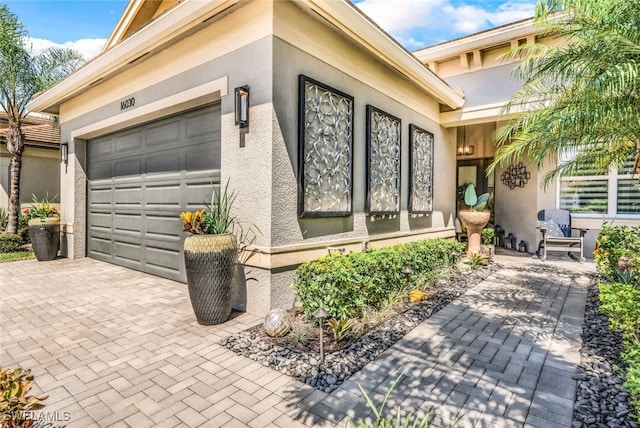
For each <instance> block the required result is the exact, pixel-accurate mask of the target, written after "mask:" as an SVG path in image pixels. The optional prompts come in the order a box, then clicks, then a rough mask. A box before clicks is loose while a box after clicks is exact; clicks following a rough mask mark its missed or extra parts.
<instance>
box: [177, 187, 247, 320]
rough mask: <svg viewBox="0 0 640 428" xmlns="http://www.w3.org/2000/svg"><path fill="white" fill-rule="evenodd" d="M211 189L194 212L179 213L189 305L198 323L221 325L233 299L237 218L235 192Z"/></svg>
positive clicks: (226, 316)
mask: <svg viewBox="0 0 640 428" xmlns="http://www.w3.org/2000/svg"><path fill="white" fill-rule="evenodd" d="M228 187H229V182H228V181H227V184H226V185H225V188H224V192H223V193H219V192H217V191H216V189H215V188H214V189H213V191H212V193H211V202H210V204H206V203H205V205H206V208H205V209H203V210H201V211H196V212H184V213H182V214H180V218H181V219H182V221H183V226H184V228H183V229H184V231H185V232H189V233H190V234H191V236H189V237H187V238H186V239H185V241H184V263H185V268H186V273H187V286H188V289H189V298H190V300H191V306H192V307H193V311H194V313H195V315H196V319H197V320H198V322H199V323H200V324H204V325H212V324H220V323H223V322H225V321H226V320H227V319H229V316H230V315H231V305H232V300H233V288H232V285H233V278H234V274H235V271H236V262H237V260H238V254H239V251H238V242H237V238H236V235H235V234H234V229H235V226H236V225H237V223H238V222H237V218H236V217H234V216H233V215H232V214H231V207H232V205H233V203H234V201H235V198H236V195H235V193H233V192H229V189H228Z"/></svg>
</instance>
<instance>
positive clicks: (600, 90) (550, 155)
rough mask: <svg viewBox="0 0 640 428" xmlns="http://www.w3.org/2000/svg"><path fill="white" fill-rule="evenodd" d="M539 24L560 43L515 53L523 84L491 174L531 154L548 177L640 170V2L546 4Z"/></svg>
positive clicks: (541, 4) (499, 136)
mask: <svg viewBox="0 0 640 428" xmlns="http://www.w3.org/2000/svg"><path fill="white" fill-rule="evenodd" d="M535 22H536V23H537V24H538V25H540V26H541V28H542V30H543V34H544V35H546V36H553V37H558V38H560V40H561V41H562V43H560V44H558V45H557V46H545V45H542V44H535V45H523V46H521V47H519V48H516V49H514V50H512V51H511V52H510V53H509V57H510V59H517V60H521V61H522V62H521V63H520V64H519V66H518V67H516V69H515V70H514V74H515V76H516V77H518V78H519V79H522V80H523V82H524V83H523V86H522V88H521V89H520V90H519V91H517V92H516V93H515V94H514V95H513V97H512V98H511V100H510V101H509V103H508V104H507V106H506V107H505V109H504V112H505V113H509V114H513V115H514V116H513V117H512V118H511V119H510V120H509V121H508V122H507V124H506V125H505V126H504V127H502V128H500V129H499V130H497V131H496V133H495V135H494V139H495V141H496V145H497V146H498V150H497V152H496V156H495V158H494V161H493V163H492V164H491V165H490V167H489V171H493V169H495V167H496V166H497V165H505V164H509V163H511V162H513V161H516V160H519V159H521V158H522V157H528V158H529V159H531V160H532V161H533V162H534V163H536V164H537V166H538V167H541V166H543V164H544V163H545V162H547V161H551V162H552V163H553V162H555V161H557V160H559V159H566V160H562V161H560V162H558V163H557V164H556V166H555V167H554V168H553V169H552V170H551V171H550V172H549V173H547V174H546V175H545V177H544V180H543V184H544V185H545V186H546V185H548V184H549V182H550V181H551V180H552V179H553V178H554V177H557V176H558V175H575V174H577V173H579V172H580V171H585V170H589V171H590V173H594V174H595V173H597V174H607V173H608V172H609V169H610V168H615V167H618V166H620V165H623V164H624V163H625V162H627V161H628V160H629V159H635V161H636V163H635V169H634V171H635V172H636V173H638V172H640V98H639V96H640V88H639V85H638V76H639V75H640V2H638V1H628V0H538V3H537V5H536V16H535Z"/></svg>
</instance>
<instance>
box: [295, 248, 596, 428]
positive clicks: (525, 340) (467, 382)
mask: <svg viewBox="0 0 640 428" xmlns="http://www.w3.org/2000/svg"><path fill="white" fill-rule="evenodd" d="M572 268H574V266H572V265H566V266H564V267H563V268H560V269H558V268H554V267H553V266H550V265H549V264H546V265H545V264H542V263H531V262H529V261H528V260H527V259H522V260H520V263H518V264H510V265H508V266H507V267H506V268H505V269H502V270H500V271H499V272H497V273H496V274H494V275H492V276H491V277H490V278H488V279H487V280H485V281H484V282H482V283H481V284H479V285H478V286H476V287H475V288H474V289H472V290H471V291H469V292H467V293H466V294H465V295H464V296H462V297H460V298H459V299H457V300H456V301H454V302H453V303H452V304H450V305H448V306H447V307H445V308H444V309H442V310H441V311H440V312H438V313H437V314H436V315H434V316H433V317H431V318H430V319H428V320H426V321H425V322H423V323H422V324H421V325H420V326H418V327H417V328H416V329H414V330H413V331H412V332H410V333H409V334H408V335H407V336H405V337H404V338H403V339H402V340H400V341H399V342H397V343H396V344H395V345H394V346H393V347H391V348H389V349H388V350H387V351H386V352H385V353H384V354H383V355H382V356H380V357H379V358H378V359H377V360H376V361H375V362H372V363H370V364H368V365H367V366H366V367H365V368H364V369H363V370H362V371H361V372H359V373H358V374H357V375H355V376H353V377H352V378H351V379H349V381H347V382H345V383H344V384H343V385H342V386H341V387H340V388H339V389H338V390H337V391H335V392H334V393H332V394H331V396H327V397H325V398H324V399H322V400H320V401H319V403H318V404H316V405H314V406H312V407H310V408H307V409H305V410H308V411H311V412H313V413H316V414H317V415H318V416H322V417H324V418H328V419H333V420H335V418H336V417H338V418H339V417H340V411H342V410H343V409H345V408H349V404H348V403H349V402H353V400H355V399H356V397H358V396H360V395H361V394H360V392H359V389H358V386H357V384H361V385H362V386H363V387H364V388H365V390H366V391H367V392H368V393H369V394H373V395H374V396H375V397H376V398H377V400H378V402H380V401H381V400H382V398H383V394H384V393H385V392H386V390H387V389H388V386H389V385H390V384H391V383H392V382H393V380H395V379H396V378H397V377H398V376H399V375H400V374H401V373H404V377H403V379H402V380H401V381H400V383H399V385H398V387H397V389H396V390H395V391H394V393H393V394H392V395H391V398H390V400H389V402H388V405H387V406H388V407H389V408H394V407H395V406H397V405H401V406H402V409H403V410H404V411H416V410H418V409H420V411H419V412H418V414H424V411H426V410H427V409H429V408H430V407H433V409H434V412H435V414H436V418H435V419H434V421H433V426H448V424H449V423H450V422H452V421H453V420H454V419H455V418H456V416H457V415H458V414H464V417H463V419H462V421H461V423H460V425H459V426H461V427H471V426H475V427H523V426H526V427H559V428H562V427H569V426H571V418H572V414H573V402H574V397H575V388H576V381H575V380H574V379H573V378H572V376H573V375H574V374H575V372H576V366H577V364H579V362H580V353H579V350H580V347H581V340H580V336H581V332H582V321H583V318H584V308H585V301H586V290H587V285H588V284H589V283H590V281H592V278H591V277H590V276H587V275H585V274H584V267H583V266H582V265H577V268H578V269H581V270H582V271H580V270H578V271H574V270H572ZM336 410H337V411H338V412H337V413H336ZM350 413H351V414H352V415H354V416H360V415H362V409H361V408H358V409H357V410H355V411H351V412H350Z"/></svg>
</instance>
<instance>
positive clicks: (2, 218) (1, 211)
mask: <svg viewBox="0 0 640 428" xmlns="http://www.w3.org/2000/svg"><path fill="white" fill-rule="evenodd" d="M8 223H9V211H7V210H6V209H5V208H2V207H0V232H4V231H5V230H7V224H8Z"/></svg>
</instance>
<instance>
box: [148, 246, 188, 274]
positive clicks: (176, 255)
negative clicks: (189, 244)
mask: <svg viewBox="0 0 640 428" xmlns="http://www.w3.org/2000/svg"><path fill="white" fill-rule="evenodd" d="M146 250H147V264H148V265H151V266H155V267H161V268H164V269H167V270H170V271H174V272H180V267H181V263H182V257H181V254H180V251H178V250H171V249H166V248H161V247H154V246H152V245H147V248H146Z"/></svg>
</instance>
